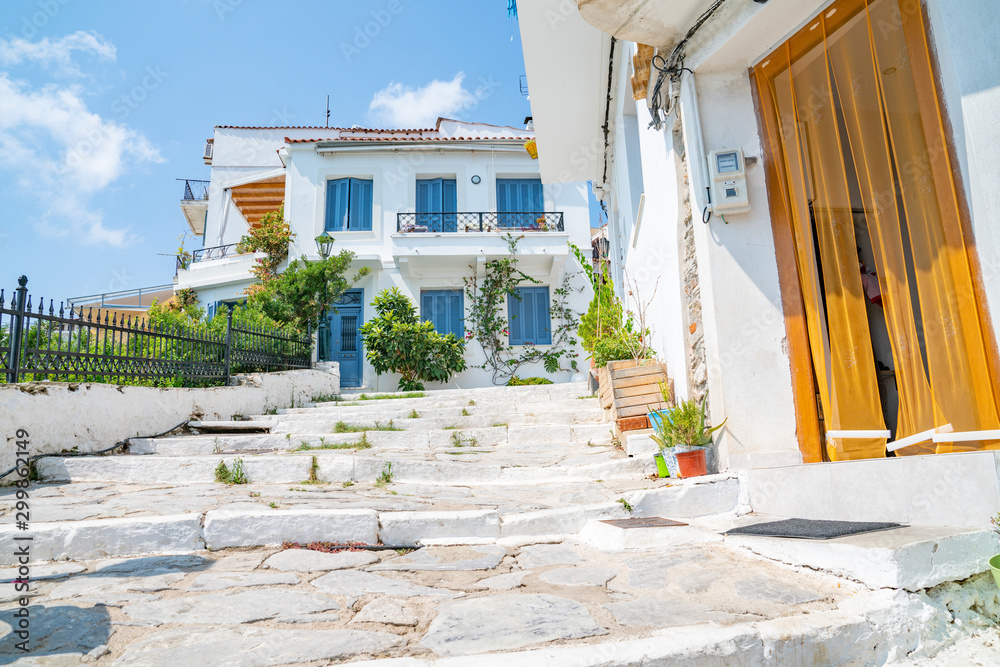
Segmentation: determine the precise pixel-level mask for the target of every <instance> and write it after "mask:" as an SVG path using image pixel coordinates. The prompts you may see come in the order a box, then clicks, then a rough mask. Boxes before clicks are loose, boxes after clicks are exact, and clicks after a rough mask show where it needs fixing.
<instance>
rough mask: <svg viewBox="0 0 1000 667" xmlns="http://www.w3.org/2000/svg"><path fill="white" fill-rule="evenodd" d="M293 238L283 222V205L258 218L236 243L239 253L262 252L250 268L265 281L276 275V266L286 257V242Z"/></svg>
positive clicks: (289, 228)
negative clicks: (253, 225) (257, 221)
mask: <svg viewBox="0 0 1000 667" xmlns="http://www.w3.org/2000/svg"><path fill="white" fill-rule="evenodd" d="M294 238H295V233H294V232H293V231H292V229H291V227H289V225H288V223H287V222H285V207H284V205H282V206H280V207H279V208H278V210H277V211H271V212H270V213H267V214H265V215H264V217H262V218H261V219H260V223H259V224H258V225H257V226H256V227H251V228H250V231H248V232H247V233H246V234H244V235H243V238H241V239H240V242H239V243H238V244H237V245H236V251H237V252H239V253H249V252H262V253H264V254H265V255H266V257H260V258H258V259H257V263H256V265H255V266H254V267H252V268H251V269H250V272H251V273H252V274H253V275H255V276H256V277H257V278H258V279H259V280H260V281H261V282H262V283H266V282H267V281H269V280H271V279H272V278H274V277H275V276H277V275H278V267H279V266H281V263H282V262H284V261H285V260H286V259H288V244H289V243H291V242H292V239H294Z"/></svg>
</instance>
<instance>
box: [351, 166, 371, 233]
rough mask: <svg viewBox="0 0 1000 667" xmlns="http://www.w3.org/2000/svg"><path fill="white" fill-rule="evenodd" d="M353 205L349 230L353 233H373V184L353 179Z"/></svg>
mask: <svg viewBox="0 0 1000 667" xmlns="http://www.w3.org/2000/svg"><path fill="white" fill-rule="evenodd" d="M350 183H351V203H350V212H349V218H348V223H347V228H348V229H350V230H352V231H365V232H366V231H371V228H372V182H371V181H363V180H361V179H357V178H352V179H350Z"/></svg>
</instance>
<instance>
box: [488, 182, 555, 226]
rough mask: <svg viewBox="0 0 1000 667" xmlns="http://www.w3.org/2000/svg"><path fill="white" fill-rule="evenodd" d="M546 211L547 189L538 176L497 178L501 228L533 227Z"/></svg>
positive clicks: (498, 218) (498, 217)
mask: <svg viewBox="0 0 1000 667" xmlns="http://www.w3.org/2000/svg"><path fill="white" fill-rule="evenodd" d="M543 211H545V191H544V190H543V189H542V181H541V179H538V178H498V179H497V221H498V226H499V227H500V228H501V229H519V230H524V229H528V230H530V229H532V228H534V227H535V226H537V223H538V218H539V217H540V215H541V214H542V212H543Z"/></svg>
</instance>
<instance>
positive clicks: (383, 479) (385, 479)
mask: <svg viewBox="0 0 1000 667" xmlns="http://www.w3.org/2000/svg"><path fill="white" fill-rule="evenodd" d="M389 484H392V463H391V462H389V461H387V462H386V464H385V467H384V468H382V474H381V475H379V476H378V479H376V480H375V486H377V487H378V488H380V489H384V488H385V487H386V486H387V485H389Z"/></svg>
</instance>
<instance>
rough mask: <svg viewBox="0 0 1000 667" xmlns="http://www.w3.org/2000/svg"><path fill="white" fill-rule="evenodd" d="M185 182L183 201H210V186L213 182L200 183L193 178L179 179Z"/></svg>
mask: <svg viewBox="0 0 1000 667" xmlns="http://www.w3.org/2000/svg"><path fill="white" fill-rule="evenodd" d="M177 180H178V181H184V194H183V196H182V197H181V199H182V200H183V201H208V185H209V183H211V181H198V180H194V179H191V178H178V179H177Z"/></svg>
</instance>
